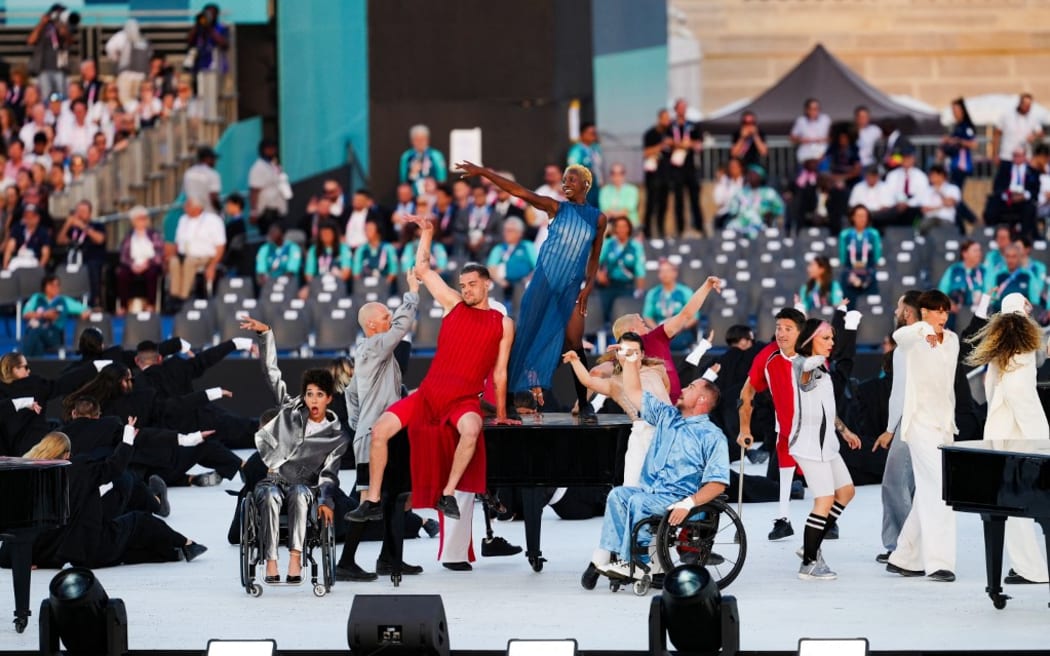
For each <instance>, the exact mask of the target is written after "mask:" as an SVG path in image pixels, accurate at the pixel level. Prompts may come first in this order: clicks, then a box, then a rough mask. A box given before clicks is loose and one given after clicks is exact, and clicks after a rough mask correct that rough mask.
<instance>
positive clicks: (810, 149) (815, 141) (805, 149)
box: [790, 98, 831, 165]
mask: <svg viewBox="0 0 1050 656" xmlns="http://www.w3.org/2000/svg"><path fill="white" fill-rule="evenodd" d="M830 131H831V117H830V116H828V115H827V114H823V113H821V111H820V101H819V100H817V99H816V98H807V99H806V102H805V103H804V104H803V113H802V116H799V117H797V118H796V119H795V123H794V125H792V126H791V134H790V138H791V143H793V144H796V145H797V146H798V150H797V151H796V153H795V156H796V159H797V160H798V163H799V165H804V164H805V163H806V162H807V161H810V160H816V161H818V162H819V161H820V160H821V159H823V158H824V152H825V151H826V150H827V148H828V133H829V132H830Z"/></svg>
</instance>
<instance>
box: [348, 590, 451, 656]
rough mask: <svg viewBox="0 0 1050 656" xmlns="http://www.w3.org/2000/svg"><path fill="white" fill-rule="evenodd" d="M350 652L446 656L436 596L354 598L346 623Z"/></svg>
mask: <svg viewBox="0 0 1050 656" xmlns="http://www.w3.org/2000/svg"><path fill="white" fill-rule="evenodd" d="M346 642H347V645H348V646H349V647H350V653H351V654H355V655H365V654H372V653H374V652H376V651H379V650H382V653H383V656H449V641H448V625H447V623H446V622H445V606H444V604H442V603H441V596H440V595H361V594H359V595H356V596H355V597H354V603H353V605H352V606H351V607H350V617H349V618H348V619H347V623H346Z"/></svg>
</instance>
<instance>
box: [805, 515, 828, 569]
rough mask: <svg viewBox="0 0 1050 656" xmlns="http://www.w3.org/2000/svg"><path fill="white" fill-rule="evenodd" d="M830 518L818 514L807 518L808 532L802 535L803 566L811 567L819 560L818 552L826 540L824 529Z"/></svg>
mask: <svg viewBox="0 0 1050 656" xmlns="http://www.w3.org/2000/svg"><path fill="white" fill-rule="evenodd" d="M827 521H828V518H827V517H824V516H822V515H818V514H816V513H810V514H809V516H808V517H806V530H805V531H804V532H803V533H802V564H803V565H809V564H810V563H812V562H813V561H814V560H816V559H817V550H818V549H820V543H821V542H822V541H823V540H824V529H825V527H826V526H827Z"/></svg>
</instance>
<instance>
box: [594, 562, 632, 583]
mask: <svg viewBox="0 0 1050 656" xmlns="http://www.w3.org/2000/svg"><path fill="white" fill-rule="evenodd" d="M598 571H600V572H601V573H602V574H604V575H606V576H608V577H609V578H611V579H630V578H632V577H631V564H630V563H628V562H627V561H626V560H617V561H616V562H612V563H608V564H606V565H603V566H602V567H599V568H598Z"/></svg>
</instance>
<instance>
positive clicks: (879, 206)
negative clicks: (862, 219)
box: [847, 166, 893, 225]
mask: <svg viewBox="0 0 1050 656" xmlns="http://www.w3.org/2000/svg"><path fill="white" fill-rule="evenodd" d="M847 205H848V206H849V207H848V209H852V208H854V207H856V206H857V205H863V206H864V207H866V208H868V212H869V213H870V214H871V220H872V223H875V224H877V225H881V224H883V223H885V220H886V219H889V218H890V216H889V215H888V214H887V212H889V213H892V212H893V198H892V197H891V196H890V190H889V188H888V187H887V186H886V183H885V182H883V181H882V177H881V175H880V174H879V167H877V166H869V167H868V168H867V169H865V170H864V179H863V180H861V181H860V182H858V183H857V184H855V185H853V189H852V190H851V191H850V194H849V202H848V203H847Z"/></svg>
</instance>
